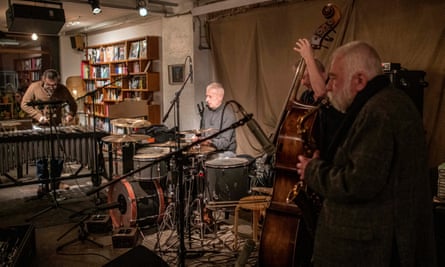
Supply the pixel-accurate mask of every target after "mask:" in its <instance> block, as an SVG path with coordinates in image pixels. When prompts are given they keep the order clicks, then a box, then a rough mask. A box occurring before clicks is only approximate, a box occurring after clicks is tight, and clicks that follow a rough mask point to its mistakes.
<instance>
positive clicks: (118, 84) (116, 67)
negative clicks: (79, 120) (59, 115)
mask: <svg viewBox="0 0 445 267" xmlns="http://www.w3.org/2000/svg"><path fill="white" fill-rule="evenodd" d="M159 42H160V38H159V37H157V36H145V37H141V38H135V39H129V40H123V41H119V42H115V43H107V44H100V45H95V46H89V47H86V48H85V50H84V52H85V58H86V59H85V60H83V61H82V62H81V77H82V80H83V84H84V88H85V91H86V92H87V93H88V92H94V91H96V93H94V94H93V95H94V97H92V96H88V97H86V98H85V103H84V104H85V105H84V108H85V113H86V114H92V113H93V112H94V115H95V116H96V117H98V118H99V119H100V120H101V121H100V122H99V124H97V125H104V127H103V129H104V130H109V129H110V128H111V127H110V125H109V121H110V120H111V119H115V118H118V117H117V116H119V114H120V113H119V112H116V110H120V109H128V107H130V112H128V110H126V112H125V114H127V115H128V114H134V117H140V116H141V115H140V114H141V107H142V109H143V111H142V114H143V116H145V117H147V120H149V121H150V122H152V123H154V124H158V123H160V121H161V118H160V105H158V104H153V103H152V100H153V94H154V92H157V91H159V90H160V74H159V72H157V71H155V70H154V67H153V65H154V64H153V62H155V61H158V60H159ZM93 100H94V101H95V103H94V105H93ZM130 101H131V103H132V105H128V102H130ZM124 102H125V103H124ZM141 103H143V105H141ZM93 106H94V110H93ZM122 114H124V113H122ZM126 117H128V116H126Z"/></svg>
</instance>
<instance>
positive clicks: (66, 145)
mask: <svg viewBox="0 0 445 267" xmlns="http://www.w3.org/2000/svg"><path fill="white" fill-rule="evenodd" d="M106 135H108V134H107V133H105V132H94V131H93V130H92V129H90V128H86V127H82V126H62V127H56V128H55V130H54V129H53V133H52V135H51V134H50V129H49V128H35V129H33V130H15V131H8V132H0V156H1V159H2V160H1V161H0V173H2V174H3V173H7V172H8V171H9V170H11V169H13V168H16V169H17V178H21V177H23V167H22V166H23V164H25V163H27V162H29V161H33V160H36V159H39V158H48V157H50V156H51V155H50V154H51V153H50V147H51V142H53V147H54V148H55V149H54V157H56V158H64V159H65V160H66V161H76V162H78V163H81V164H83V165H85V166H87V167H93V166H94V161H95V158H96V155H95V154H94V146H95V145H96V144H97V141H98V140H100V138H102V137H104V136H106ZM95 138H96V140H95Z"/></svg>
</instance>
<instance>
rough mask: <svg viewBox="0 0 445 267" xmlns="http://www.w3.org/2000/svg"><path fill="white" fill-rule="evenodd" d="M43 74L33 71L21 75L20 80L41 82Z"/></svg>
mask: <svg viewBox="0 0 445 267" xmlns="http://www.w3.org/2000/svg"><path fill="white" fill-rule="evenodd" d="M40 77H41V73H40V71H32V72H27V73H23V72H22V73H19V77H18V78H19V79H20V80H28V81H38V80H40Z"/></svg>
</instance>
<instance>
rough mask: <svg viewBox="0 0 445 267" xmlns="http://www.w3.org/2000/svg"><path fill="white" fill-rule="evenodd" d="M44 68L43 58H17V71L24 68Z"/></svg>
mask: <svg viewBox="0 0 445 267" xmlns="http://www.w3.org/2000/svg"><path fill="white" fill-rule="evenodd" d="M41 68H42V58H41V57H35V58H29V59H23V60H17V61H16V66H15V69H16V70H17V71H24V70H40V69H41Z"/></svg>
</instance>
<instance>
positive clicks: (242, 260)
mask: <svg viewBox="0 0 445 267" xmlns="http://www.w3.org/2000/svg"><path fill="white" fill-rule="evenodd" d="M254 249H255V242H254V241H253V240H252V239H247V240H246V243H245V244H244V246H243V250H241V252H240V254H239V255H238V258H237V259H236V262H235V267H243V266H246V263H247V260H248V259H249V256H250V253H252V251H253V250H254Z"/></svg>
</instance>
